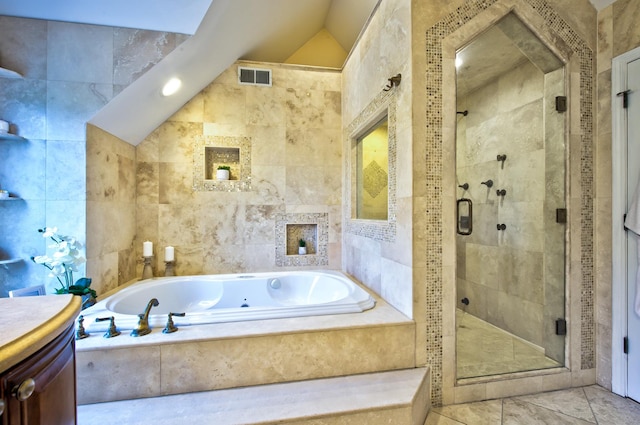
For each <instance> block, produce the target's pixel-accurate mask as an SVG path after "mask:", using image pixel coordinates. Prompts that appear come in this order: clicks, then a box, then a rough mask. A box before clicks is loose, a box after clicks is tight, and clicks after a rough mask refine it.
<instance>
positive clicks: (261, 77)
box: [238, 66, 271, 86]
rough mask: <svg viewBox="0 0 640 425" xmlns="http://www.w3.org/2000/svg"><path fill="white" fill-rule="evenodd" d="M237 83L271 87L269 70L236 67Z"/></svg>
mask: <svg viewBox="0 0 640 425" xmlns="http://www.w3.org/2000/svg"><path fill="white" fill-rule="evenodd" d="M238 82H239V83H240V84H249V85H253V86H271V70H270V69H259V68H245V67H242V66H240V67H238Z"/></svg>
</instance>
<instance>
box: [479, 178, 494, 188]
mask: <svg viewBox="0 0 640 425" xmlns="http://www.w3.org/2000/svg"><path fill="white" fill-rule="evenodd" d="M480 184H484V185H486V186H487V187H492V186H493V180H491V179H489V180H487V181H486V182H482V183H480Z"/></svg>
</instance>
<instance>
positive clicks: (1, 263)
mask: <svg viewBox="0 0 640 425" xmlns="http://www.w3.org/2000/svg"><path fill="white" fill-rule="evenodd" d="M20 261H22V258H9V259H8V260H0V266H6V265H9V264H14V263H19V262H20Z"/></svg>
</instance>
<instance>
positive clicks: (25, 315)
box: [0, 295, 81, 373]
mask: <svg viewBox="0 0 640 425" xmlns="http://www.w3.org/2000/svg"><path fill="white" fill-rule="evenodd" d="M80 304H81V300H80V297H75V296H73V295H45V296H39V297H18V298H0V373H1V372H4V371H5V370H7V369H9V368H11V367H12V366H14V365H16V364H18V363H20V362H21V361H22V360H24V359H26V358H27V357H29V356H30V355H32V354H33V353H35V352H37V351H38V350H40V349H41V348H43V347H44V346H45V345H47V344H48V343H49V342H51V341H53V340H54V339H55V338H56V337H57V336H58V335H60V334H61V333H62V331H64V330H65V329H67V328H68V327H69V326H71V325H73V322H74V320H75V319H76V317H77V316H78V314H79V313H80Z"/></svg>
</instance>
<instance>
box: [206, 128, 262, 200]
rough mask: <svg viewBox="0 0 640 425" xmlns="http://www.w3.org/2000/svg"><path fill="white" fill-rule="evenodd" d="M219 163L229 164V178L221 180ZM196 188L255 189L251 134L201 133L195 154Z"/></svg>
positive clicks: (219, 189) (222, 189)
mask: <svg viewBox="0 0 640 425" xmlns="http://www.w3.org/2000/svg"><path fill="white" fill-rule="evenodd" d="M219 166H228V167H229V168H230V170H229V180H218V179H217V178H216V171H217V169H218V167H219ZM193 189H194V190H195V191H200V192H203V191H220V192H232V191H237V192H247V191H250V190H251V140H250V139H249V138H248V137H219V136H200V137H198V138H197V140H196V148H195V149H194V153H193Z"/></svg>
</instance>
